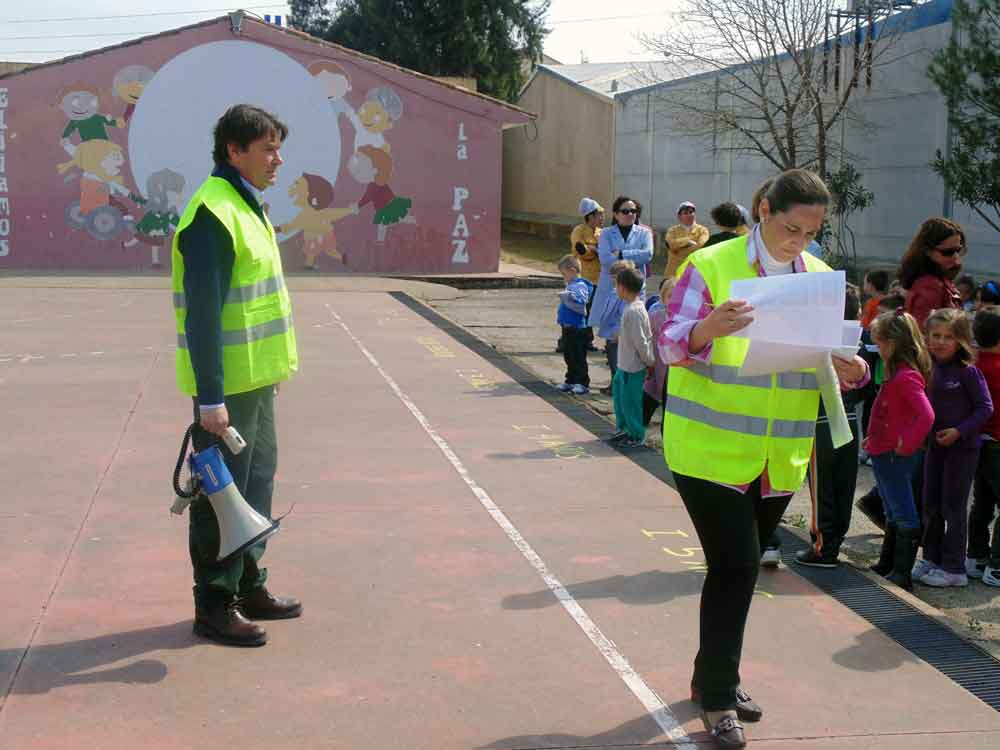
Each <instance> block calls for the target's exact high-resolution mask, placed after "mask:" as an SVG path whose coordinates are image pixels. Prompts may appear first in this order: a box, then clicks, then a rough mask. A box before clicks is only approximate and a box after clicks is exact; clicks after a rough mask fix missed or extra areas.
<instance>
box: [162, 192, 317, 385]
mask: <svg viewBox="0 0 1000 750" xmlns="http://www.w3.org/2000/svg"><path fill="white" fill-rule="evenodd" d="M201 206H205V208H207V209H208V210H209V211H211V212H212V214H213V215H214V216H215V217H216V218H217V219H218V220H219V221H220V222H221V223H222V226H224V227H225V228H226V230H227V231H228V232H229V235H230V237H232V240H233V252H234V254H235V259H234V261H233V273H232V279H231V281H230V284H229V292H228V293H227V294H226V298H225V300H224V304H223V307H222V368H223V390H224V392H225V394H226V395H227V396H228V395H231V394H234V393H245V392H247V391H252V390H255V389H257V388H263V387H264V386H267V385H273V384H275V383H279V382H281V381H283V380H288V378H289V377H291V375H292V373H293V372H295V371H296V370H297V369H298V353H297V351H296V347H295V330H294V329H293V327H292V304H291V300H290V299H289V298H288V290H287V289H286V288H285V278H284V276H283V275H282V271H281V255H280V253H279V251H278V243H277V241H276V239H275V236H274V227H272V226H271V222H270V221H268V220H267V217H266V216H265V217H264V220H263V221H261V219H260V217H259V216H258V215H257V214H256V213H254V211H253V209H252V208H250V206H248V205H247V202H246V201H245V200H244V199H243V197H242V196H241V195H240V194H239V192H237V190H236V188H234V187H233V186H232V185H231V184H230V183H229V181H228V180H225V179H223V178H221V177H209V178H208V179H207V180H206V181H205V182H204V183H203V184H202V186H201V187H200V188H198V191H197V192H196V193H195V194H194V195H193V196H192V198H191V201H190V202H189V203H188V205H187V208H185V209H184V213H183V214H182V215H181V218H180V222H179V223H178V225H177V230H176V232H175V233H174V240H173V250H172V253H171V258H172V260H171V262H172V264H173V269H172V270H173V292H174V317H175V318H176V321H177V356H176V358H175V359H176V369H177V385H178V387H179V388H180V390H181V392H183V393H186V394H188V395H190V396H194V395H197V386H196V384H195V377H194V368H193V367H192V366H191V355H190V353H189V352H188V348H187V337H186V335H185V328H184V324H185V319H186V316H187V306H186V301H185V295H184V257H183V256H182V255H181V253H180V248H179V245H178V238H179V237H180V234H181V232H182V231H184V228H185V227H187V226H188V225H189V224H190V223H191V222H192V221H193V220H194V217H195V214H196V213H197V212H198V209H199V208H200V207H201Z"/></svg>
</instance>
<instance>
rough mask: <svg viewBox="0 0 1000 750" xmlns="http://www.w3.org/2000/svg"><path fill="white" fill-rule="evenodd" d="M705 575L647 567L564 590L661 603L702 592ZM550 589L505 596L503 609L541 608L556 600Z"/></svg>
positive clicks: (576, 596) (626, 601)
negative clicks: (643, 570)
mask: <svg viewBox="0 0 1000 750" xmlns="http://www.w3.org/2000/svg"><path fill="white" fill-rule="evenodd" d="M703 581H704V577H703V576H702V575H700V574H698V573H696V572H693V571H690V572H689V571H686V570H681V571H677V572H672V573H671V572H668V571H665V570H647V571H645V572H643V573H637V574H636V575H631V576H623V575H618V576H611V577H610V578H599V579H597V580H594V581H585V582H583V583H573V584H570V585H568V586H566V590H567V591H568V592H569V593H570V595H572V597H573V598H574V599H577V600H582V599H617V600H618V601H620V602H622V603H623V604H663V603H665V602H669V601H671V600H673V599H676V598H677V597H679V596H694V595H696V594H701V586H702V582H703ZM557 603H558V602H557V600H556V598H555V595H554V594H553V593H552V592H551V591H550V590H549V589H542V590H541V591H532V592H531V593H530V594H512V595H510V596H507V597H504V600H503V608H504V609H542V608H543V607H551V606H552V605H554V604H557Z"/></svg>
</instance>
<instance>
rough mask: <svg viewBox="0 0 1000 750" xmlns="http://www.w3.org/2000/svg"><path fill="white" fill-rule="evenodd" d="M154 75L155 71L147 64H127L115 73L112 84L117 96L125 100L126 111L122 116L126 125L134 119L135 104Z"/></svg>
mask: <svg viewBox="0 0 1000 750" xmlns="http://www.w3.org/2000/svg"><path fill="white" fill-rule="evenodd" d="M153 75H154V73H153V71H152V70H150V69H149V68H147V67H146V66H145V65H126V66H125V67H124V68H122V69H121V70H119V71H118V72H117V73H115V78H114V82H113V83H112V84H111V86H112V88H113V89H114V90H115V96H117V97H118V98H119V99H121V100H122V101H123V102H125V112H124V113H123V114H122V117H121V119H122V120H124V123H125V125H128V124H129V121H130V120H131V119H132V113H133V112H135V104H136V102H138V101H139V97H140V96H142V91H143V89H144V88H146V85H147V84H148V83H149V82H150V81H152V80H153Z"/></svg>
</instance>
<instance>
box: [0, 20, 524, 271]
mask: <svg viewBox="0 0 1000 750" xmlns="http://www.w3.org/2000/svg"><path fill="white" fill-rule="evenodd" d="M460 83H462V84H464V85H463V86H460V85H455V84H453V83H449V82H445V81H440V80H437V79H434V78H432V77H429V76H425V75H422V74H420V73H416V72H414V71H410V70H406V69H404V68H401V67H399V66H396V65H392V64H389V63H386V62H384V61H381V60H378V59H376V58H373V57H370V56H367V55H363V54H360V53H358V52H355V51H353V50H350V49H346V48H344V47H341V46H338V45H335V44H331V43H328V42H324V41H322V40H319V39H316V38H314V37H311V36H308V35H306V34H303V33H301V32H298V31H294V30H290V29H287V28H282V27H279V26H275V25H271V24H267V23H264V22H261V21H258V20H255V19H254V18H251V17H249V16H247V15H245V14H244V13H242V12H234V13H231V14H227V15H224V16H221V17H219V18H216V19H214V20H210V21H206V22H203V23H198V24H193V25H190V26H185V27H182V28H178V29H174V30H172V31H168V32H164V33H160V34H156V35H153V36H148V37H143V38H141V39H137V40H134V41H131V42H128V43H125V44H120V45H116V46H112V47H107V48H105V49H101V50H96V51H93V52H89V53H86V54H82V55H77V56H74V57H68V58H65V59H62V60H58V61H54V62H50V63H44V64H40V65H32V66H28V67H26V68H24V69H20V70H17V69H11V70H7V71H3V72H0V271H2V270H4V269H58V270H89V271H94V270H108V271H125V270H144V269H151V268H158V269H163V270H164V271H166V270H168V269H169V264H170V247H171V242H172V236H173V232H174V228H175V227H176V225H177V222H178V219H179V214H180V213H181V212H182V211H183V208H184V206H185V204H186V202H187V200H188V198H189V197H190V196H191V195H192V193H193V192H194V190H196V189H197V187H198V186H199V185H200V184H201V182H202V181H203V180H204V179H205V178H206V177H208V176H209V174H210V173H211V170H212V127H213V125H214V123H215V121H216V120H217V119H218V117H219V116H220V115H221V114H222V112H223V111H225V109H226V108H228V107H229V106H231V105H233V104H237V103H241V102H246V103H251V104H255V105H258V106H260V107H262V108H264V109H266V110H268V111H271V112H273V113H274V114H276V115H277V116H278V117H279V118H280V119H282V120H283V121H284V122H285V123H286V124H287V125H288V127H289V135H288V138H287V139H286V141H285V143H284V145H283V148H282V152H281V154H282V158H283V159H284V162H285V163H284V165H283V166H282V167H281V168H280V169H279V171H278V183H277V185H275V186H274V187H272V188H270V189H268V190H267V191H266V192H265V193H264V201H265V202H266V204H267V212H268V215H269V217H270V220H271V223H272V224H273V225H274V226H275V228H276V231H277V239H278V241H279V244H280V247H281V252H282V257H283V260H284V264H285V268H286V269H288V270H295V269H300V268H309V269H311V270H312V269H314V270H318V271H320V272H332V273H352V272H353V273H373V272H376V273H418V274H419V273H466V272H489V271H496V270H497V268H498V264H499V255H500V221H501V210H500V198H501V151H502V131H503V128H505V127H513V126H519V125H522V124H524V123H527V122H529V121H530V120H531V115H530V114H528V113H527V112H524V111H523V110H521V109H519V108H517V107H515V106H512V105H510V104H507V103H505V102H501V101H498V100H496V99H493V98H491V97H488V96H485V95H482V94H479V93H476V92H475V91H473V90H470V89H471V84H470V83H469V82H465V81H462V82H460Z"/></svg>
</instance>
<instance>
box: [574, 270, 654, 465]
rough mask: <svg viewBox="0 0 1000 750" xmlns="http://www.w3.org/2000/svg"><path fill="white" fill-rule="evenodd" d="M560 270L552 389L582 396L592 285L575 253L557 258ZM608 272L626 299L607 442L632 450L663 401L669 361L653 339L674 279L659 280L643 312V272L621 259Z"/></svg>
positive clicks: (586, 390)
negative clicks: (561, 376) (562, 368)
mask: <svg viewBox="0 0 1000 750" xmlns="http://www.w3.org/2000/svg"><path fill="white" fill-rule="evenodd" d="M559 273H560V274H562V277H563V280H564V281H565V282H566V288H565V290H564V291H563V292H561V293H560V295H559V310H558V312H557V314H556V320H557V322H558V324H559V325H560V326H561V327H562V339H561V341H562V345H563V346H562V348H563V359H564V361H565V362H566V378H565V381H564V382H563V383H561V384H559V385H558V386H556V387H557V388H558V389H559V390H560V391H563V392H571V393H575V394H577V395H585V394H587V393H589V392H590V390H589V389H590V375H589V371H588V365H587V344H588V341H589V339H588V336H587V333H588V332H589V331H590V328H589V321H588V319H587V303H588V302H589V300H590V299H591V297H592V296H593V292H594V285H593V284H591V283H590V282H589V281H588V280H587V279H584V278H583V277H582V276H581V275H580V273H581V263H580V259H579V258H578V257H576V256H575V255H566V256H564V257H563V258H562V259H561V260H560V261H559ZM610 273H611V277H612V279H613V280H614V283H615V292H616V294H617V295H618V297H619V298H620V299H621V300H622V301H623V302H624V303H625V307H624V310H623V312H622V318H621V328H620V330H619V333H618V347H617V349H618V350H617V356H616V358H615V359H616V362H615V366H614V368H613V376H612V385H611V394H612V400H613V402H614V408H615V424H616V426H617V430H616V432H615V433H614V435H612V436H611V438H610V441H611V442H613V443H619V444H620V445H622V446H623V447H630V448H631V447H637V446H640V445H642V444H643V443H644V442H645V437H646V427H647V426H648V425H649V423H650V421H651V420H652V418H653V415H654V414H655V413H656V409H657V408H658V407H659V406H660V404H662V403H663V402H664V401H665V400H666V392H667V365H666V363H665V362H664V361H663V359H662V357H660V355H659V353H658V352H657V349H656V339H657V337H658V336H659V331H660V328H662V326H663V324H664V323H665V322H666V317H667V316H666V310H667V308H666V306H667V304H668V303H669V301H670V291H671V290H672V288H673V285H674V279H673V278H670V277H668V278H665V279H664V280H663V282H662V283H661V285H660V290H659V291H660V294H659V296H658V297H657V298H656V299H655V300H650V304H649V306H648V310H647V303H646V301H645V300H644V299H643V297H644V288H645V277H644V276H643V273H642V271H641V270H639V269H638V268H636V267H635V264H634V263H632V262H631V261H628V260H619V261H616V262H615V263H614V264H612V266H611V269H610Z"/></svg>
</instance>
